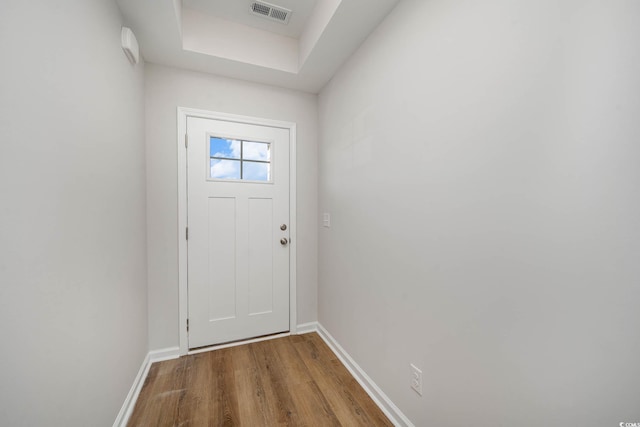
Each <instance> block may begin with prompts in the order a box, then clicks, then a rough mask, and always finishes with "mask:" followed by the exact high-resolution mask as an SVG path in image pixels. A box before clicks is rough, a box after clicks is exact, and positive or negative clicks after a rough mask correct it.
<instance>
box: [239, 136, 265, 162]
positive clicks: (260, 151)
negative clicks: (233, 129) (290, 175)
mask: <svg viewBox="0 0 640 427" xmlns="http://www.w3.org/2000/svg"><path fill="white" fill-rule="evenodd" d="M243 144H244V147H242V158H243V159H245V160H262V161H264V162H268V161H269V160H271V144H269V143H268V142H248V141H244V142H243Z"/></svg>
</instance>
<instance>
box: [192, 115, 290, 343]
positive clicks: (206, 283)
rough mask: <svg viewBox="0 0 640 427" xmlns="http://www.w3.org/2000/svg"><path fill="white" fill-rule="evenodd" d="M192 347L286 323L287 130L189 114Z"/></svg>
mask: <svg viewBox="0 0 640 427" xmlns="http://www.w3.org/2000/svg"><path fill="white" fill-rule="evenodd" d="M187 135H188V141H189V143H188V148H187V187H188V190H187V197H188V202H187V221H188V240H187V248H188V249H187V250H188V268H187V270H188V279H187V280H188V306H189V307H188V312H189V348H197V347H203V346H209V345H213V344H220V343H225V342H230V341H236V340H241V339H246V338H252V337H258V336H262V335H268V334H274V333H278V332H285V331H288V330H289V244H288V243H289V242H288V239H289V137H290V135H289V129H283V128H277V127H269V126H261V125H253V124H246V123H237V122H232V121H225V120H217V119H205V118H196V117H188V119H187Z"/></svg>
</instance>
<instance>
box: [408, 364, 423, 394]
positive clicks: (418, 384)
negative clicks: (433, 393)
mask: <svg viewBox="0 0 640 427" xmlns="http://www.w3.org/2000/svg"><path fill="white" fill-rule="evenodd" d="M409 366H410V367H411V388H412V389H413V391H415V392H416V393H418V394H419V395H420V396H422V371H421V370H420V369H418V368H417V367H416V366H415V365H414V364H413V363H411V364H409Z"/></svg>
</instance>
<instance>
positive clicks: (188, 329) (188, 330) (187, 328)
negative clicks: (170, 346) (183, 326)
mask: <svg viewBox="0 0 640 427" xmlns="http://www.w3.org/2000/svg"><path fill="white" fill-rule="evenodd" d="M187 332H189V318H187Z"/></svg>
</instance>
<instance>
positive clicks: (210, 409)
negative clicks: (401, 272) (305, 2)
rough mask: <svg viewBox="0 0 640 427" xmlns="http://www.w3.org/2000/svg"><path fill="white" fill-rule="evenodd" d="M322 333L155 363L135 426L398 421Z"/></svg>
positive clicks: (138, 405)
mask: <svg viewBox="0 0 640 427" xmlns="http://www.w3.org/2000/svg"><path fill="white" fill-rule="evenodd" d="M391 425H392V424H391V423H390V422H389V420H388V419H387V418H386V417H385V416H384V414H383V413H382V411H381V410H380V409H379V408H378V407H377V406H376V405H375V403H374V402H373V401H372V400H371V399H370V398H369V396H368V395H367V394H366V392H365V391H364V390H363V389H362V387H360V385H359V384H358V383H357V381H356V380H355V379H354V378H353V377H352V376H351V375H350V374H349V372H348V371H347V369H346V368H345V367H344V366H343V365H342V364H341V363H340V361H339V360H338V359H337V357H336V356H335V354H333V352H332V351H331V349H329V347H327V345H326V344H325V343H324V341H322V339H321V338H320V337H319V336H318V335H317V334H316V333H311V334H306V335H296V336H290V337H285V338H278V339H274V340H268V341H262V342H257V343H252V344H247V345H243V346H238V347H231V348H226V349H222V350H216V351H211V352H206V353H200V354H195V355H191V356H185V357H181V358H180V359H177V360H170V361H166V362H159V363H154V364H153V365H152V366H151V368H150V369H149V375H148V376H147V379H146V380H145V383H144V385H143V388H142V391H141V392H140V396H139V398H138V401H137V402H136V406H135V408H134V411H133V414H132V416H131V418H130V420H129V426H132V427H138V426H184V427H186V426H247V427H260V426H265V427H271V426H308V427H316V426H317V427H325V426H391Z"/></svg>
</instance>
